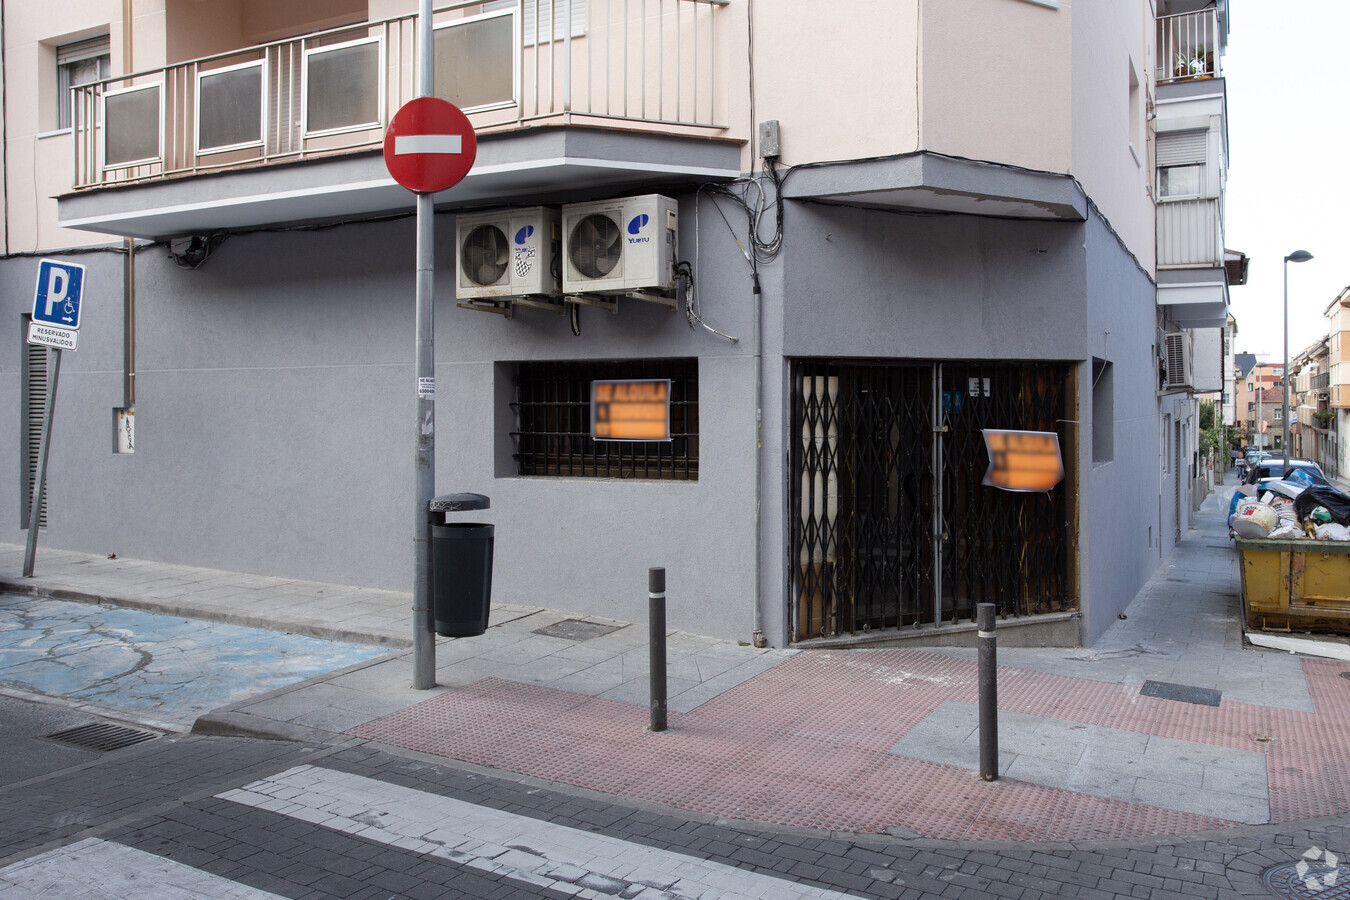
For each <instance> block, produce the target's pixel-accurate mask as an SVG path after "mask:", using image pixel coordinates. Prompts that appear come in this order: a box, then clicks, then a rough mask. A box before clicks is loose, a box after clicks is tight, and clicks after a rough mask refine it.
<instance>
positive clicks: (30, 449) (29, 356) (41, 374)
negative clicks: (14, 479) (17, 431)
mask: <svg viewBox="0 0 1350 900" xmlns="http://www.w3.org/2000/svg"><path fill="white" fill-rule="evenodd" d="M20 333H21V334H25V335H26V334H27V333H28V317H27V316H24V323H23V328H21V329H20ZM24 350H25V355H24V367H23V440H22V442H21V445H22V450H23V473H24V477H23V497H21V498H20V502H19V513H20V521H19V527H20V528H27V527H28V517H29V512H30V510H31V509H32V508H33V480H34V479H35V478H36V477H37V465H38V451H39V449H40V447H41V445H42V420H43V416H44V415H45V413H46V409H47V348H46V347H44V346H41V345H39V344H24ZM38 526H39V527H41V528H45V527H47V495H46V493H45V492H44V493H43V495H42V509H41V511H40V512H39V513H38Z"/></svg>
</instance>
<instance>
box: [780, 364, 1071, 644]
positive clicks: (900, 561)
mask: <svg viewBox="0 0 1350 900" xmlns="http://www.w3.org/2000/svg"><path fill="white" fill-rule="evenodd" d="M1067 385H1068V367H1066V366H1064V365H1060V364H1053V363H997V364H996V363H959V362H957V363H952V362H942V363H936V362H908V361H907V362H877V363H868V362H849V361H835V362H831V361H816V360H811V361H800V362H797V363H795V364H794V366H793V385H792V420H791V426H790V431H789V458H790V463H791V466H792V474H791V476H790V481H789V491H790V500H789V503H790V506H789V510H790V516H789V521H790V523H791V543H790V546H789V548H788V554H789V557H788V577H789V579H790V581H791V583H792V588H791V596H792V601H791V602H792V607H791V615H792V626H793V639H794V640H805V639H809V638H816V637H831V636H835V635H840V634H845V633H857V632H862V631H877V630H880V629H897V628H906V627H915V626H919V625H931V624H935V623H952V622H959V621H962V620H973V619H974V616H975V609H976V606H977V604H979V603H981V602H992V603H995V604H996V605H997V606H998V610H999V614H1000V615H1004V616H1019V615H1033V614H1037V613H1046V612H1057V611H1063V610H1068V609H1073V608H1075V607H1076V606H1077V602H1078V601H1077V598H1076V597H1075V596H1073V590H1072V585H1071V584H1070V582H1069V580H1068V564H1069V552H1070V546H1069V534H1068V512H1069V509H1070V502H1069V499H1068V491H1069V490H1070V486H1069V485H1068V484H1061V485H1060V486H1057V487H1056V488H1055V489H1054V490H1052V491H1050V492H1049V493H1046V494H1022V493H1010V492H1007V491H1000V490H997V489H994V488H990V487H986V486H984V485H983V483H982V480H983V477H984V474H985V471H986V470H987V469H988V466H989V457H988V453H987V452H986V450H985V447H984V439H983V430H984V429H986V428H999V429H1007V428H1011V429H1022V430H1029V431H1053V432H1056V433H1058V434H1059V438H1060V445H1061V448H1062V451H1063V454H1064V457H1065V459H1066V460H1071V459H1073V458H1074V453H1075V451H1074V445H1073V442H1072V433H1071V432H1069V431H1067V430H1066V429H1065V428H1064V422H1063V420H1064V419H1065V418H1066V415H1065V409H1066V404H1067V402H1068V401H1067Z"/></svg>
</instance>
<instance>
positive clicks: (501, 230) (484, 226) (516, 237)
mask: <svg viewBox="0 0 1350 900" xmlns="http://www.w3.org/2000/svg"><path fill="white" fill-rule="evenodd" d="M558 218H559V217H558V210H556V209H553V208H551V207H547V206H534V207H529V208H525V209H499V210H495V211H493V212H487V213H474V214H473V215H466V216H459V217H457V220H456V222H455V268H456V270H457V272H458V281H457V282H456V286H455V296H456V297H457V298H459V299H460V300H478V299H486V298H493V297H497V298H500V297H525V296H529V295H532V294H533V295H538V294H554V295H556V294H558V293H560V292H561V284H560V282H559V278H558V274H559V259H558V256H559V253H560V249H561V232H560V229H559V221H558Z"/></svg>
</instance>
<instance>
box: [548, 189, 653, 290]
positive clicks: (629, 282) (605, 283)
mask: <svg viewBox="0 0 1350 900" xmlns="http://www.w3.org/2000/svg"><path fill="white" fill-rule="evenodd" d="M678 223H679V212H678V206H677V204H676V203H675V201H674V200H672V199H671V198H669V197H663V196H661V195H660V194H644V195H642V196H640V197H622V198H620V199H618V200H605V201H602V202H597V203H572V204H569V205H567V206H564V207H563V208H562V224H563V235H564V238H563V241H564V246H563V257H564V262H563V279H562V280H563V293H565V294H622V293H629V292H638V293H652V294H660V295H663V296H673V295H674V293H675V286H676V279H675V260H676V257H677V256H678V250H677V247H676V239H675V234H676V230H677V226H678Z"/></svg>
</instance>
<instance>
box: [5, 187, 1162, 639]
mask: <svg viewBox="0 0 1350 900" xmlns="http://www.w3.org/2000/svg"><path fill="white" fill-rule="evenodd" d="M710 204H711V201H710V200H709V199H708V198H707V197H706V196H705V197H704V199H703V200H702V202H701V203H700V208H699V209H697V210H696V209H695V206H694V202H693V199H692V197H689V196H685V197H682V198H681V233H680V243H681V254H680V256H681V258H683V259H689V260H696V267H695V272H696V285H697V291H698V298H699V305H700V309H701V312H702V315H703V316H704V318H705V319H706V320H707V321H708V322H709V323H710V324H711V325H713V326H714V327H716V328H718V329H719V330H721V331H724V332H726V333H728V334H731V335H734V336H736V337H737V338H739V340H738V341H737V342H736V343H731V342H728V341H724V340H722V339H720V338H717V337H716V336H714V335H711V334H709V333H708V332H707V331H704V330H702V329H691V328H690V327H689V325H688V323H687V322H686V319H685V316H684V314H683V309H681V311H679V312H672V311H670V310H668V309H666V308H664V307H661V306H658V305H655V304H647V303H643V302H641V301H636V300H625V301H624V302H623V304H622V307H621V311H620V313H619V314H618V315H616V316H611V315H609V314H608V313H606V312H603V311H600V310H595V309H591V308H584V309H583V310H582V311H581V334H580V336H576V335H573V334H572V331H571V329H570V327H569V324H568V320H567V317H566V316H559V315H555V314H553V313H550V312H546V311H543V310H533V309H518V310H517V312H516V315H515V317H514V318H513V319H511V320H506V319H504V318H502V317H499V316H494V315H489V314H484V313H479V312H471V311H468V310H462V309H458V308H456V307H455V304H454V298H453V285H454V279H453V263H454V254H453V241H454V227H453V217H451V216H441V217H439V218H438V221H437V244H438V277H437V303H436V314H437V315H436V365H437V381H438V384H437V388H438V390H437V401H438V402H437V423H436V425H437V444H436V466H437V479H436V485H437V491H438V492H440V493H446V492H451V491H464V490H468V491H477V492H481V493H485V494H488V495H489V496H490V497H491V498H492V508H491V509H490V510H489V511H487V512H485V513H483V514H481V515H480V514H474V516H473V518H474V519H475V520H478V521H488V522H493V523H495V524H496V525H497V537H496V570H495V573H494V575H495V584H494V599H495V600H496V601H498V602H506V603H516V604H522V605H539V606H547V607H551V608H555V609H564V610H573V611H576V612H582V613H587V614H591V615H597V616H608V617H613V618H617V619H623V620H628V621H641V620H642V619H643V617H644V616H645V615H646V596H645V587H644V585H645V583H646V570H647V568H648V567H650V566H665V567H666V568H667V572H668V595H669V597H670V612H669V620H670V626H671V627H672V628H678V629H685V630H689V631H694V632H699V633H705V634H713V635H718V636H721V637H727V638H736V639H742V640H747V639H749V637H750V633H751V630H752V627H753V624H754V604H753V598H754V594H755V585H756V573H755V566H754V564H753V560H754V558H755V501H756V497H755V491H754V489H753V485H754V471H755V454H756V448H755V436H756V434H755V368H756V366H755V341H754V335H755V325H754V300H753V294H752V292H751V279H750V268H749V265H748V263H747V262H746V260H745V258H744V257H743V256H742V255H741V252H740V250H739V249H738V247H737V246H736V244H735V242H734V241H733V240H732V239H731V235H730V234H729V233H728V231H727V226H726V224H725V223H724V222H723V219H722V217H721V216H720V215H718V214H717V213H716V212H715V211H714V210H713V209H712V208H711V205H710ZM733 221H735V220H733ZM737 224H738V225H739V223H737ZM786 225H787V228H786V233H785V236H784V244H783V251H782V253H781V255H780V256H779V257H778V259H777V260H776V261H774V262H772V263H767V264H765V265H763V266H762V269H761V276H762V280H763V286H764V293H763V336H764V359H763V370H764V373H765V374H764V426H763V432H764V446H763V449H762V450H761V451H760V453H761V457H760V459H761V462H762V473H761V482H760V484H761V489H762V492H763V526H762V531H761V534H762V541H761V547H760V564H761V567H762V576H763V581H762V586H761V594H760V596H761V598H762V602H763V607H762V609H763V616H764V623H763V624H764V631H765V633H766V635H767V636H768V638H769V640H770V642H771V643H772V644H775V645H781V644H782V643H783V642H784V641H785V639H786V635H787V623H786V618H785V611H786V610H785V607H786V601H785V599H784V598H785V593H786V587H785V578H784V566H785V562H784V560H785V550H784V547H785V541H786V524H785V516H786V489H787V484H786V482H787V474H786V472H785V461H786V458H787V447H786V443H785V432H786V425H785V422H786V420H787V417H786V410H787V406H788V399H789V398H788V396H787V393H786V391H787V385H788V378H787V372H788V367H789V364H790V361H791V360H792V359H793V358H796V357H804V356H821V357H839V358H850V357H851V358H910V359H961V360H972V359H1000V360H1057V361H1072V362H1078V363H1080V364H1083V365H1090V363H1085V362H1084V361H1085V360H1089V359H1090V356H1091V355H1092V354H1097V353H1098V350H1097V349H1096V346H1097V344H1096V342H1097V341H1098V340H1100V333H1101V332H1103V331H1111V333H1112V334H1111V337H1110V349H1109V351H1106V350H1104V351H1102V352H1107V353H1109V354H1110V355H1109V357H1108V358H1111V359H1113V360H1115V361H1116V364H1117V369H1116V385H1117V392H1118V393H1117V395H1116V413H1117V416H1118V417H1121V416H1124V417H1125V422H1126V424H1118V425H1117V427H1116V432H1115V433H1116V435H1117V441H1118V445H1117V454H1116V457H1115V459H1114V460H1113V462H1112V463H1111V464H1110V465H1109V466H1103V467H1097V468H1095V469H1094V468H1093V467H1092V466H1091V457H1090V455H1088V456H1087V457H1086V460H1085V459H1084V454H1088V453H1090V451H1089V450H1088V449H1087V446H1088V445H1087V443H1086V442H1085V441H1082V440H1080V441H1079V468H1080V472H1082V473H1083V474H1082V479H1081V483H1082V485H1083V491H1082V493H1083V496H1084V498H1086V499H1085V500H1084V507H1083V527H1084V538H1083V541H1082V543H1083V545H1084V546H1088V547H1090V551H1085V553H1084V557H1083V559H1084V562H1085V568H1086V573H1087V574H1086V575H1085V577H1084V583H1085V585H1087V586H1090V587H1091V589H1092V593H1091V595H1090V597H1089V598H1088V600H1087V602H1085V604H1084V606H1085V608H1086V607H1088V606H1089V605H1094V604H1098V603H1100V604H1101V610H1097V609H1095V608H1094V609H1093V610H1092V612H1091V614H1090V616H1089V618H1088V619H1087V620H1085V634H1086V635H1087V636H1089V637H1091V636H1094V635H1095V634H1097V633H1100V629H1101V628H1103V627H1104V624H1102V623H1105V622H1106V621H1107V620H1108V619H1109V618H1112V617H1114V615H1115V612H1116V611H1117V610H1118V609H1119V608H1120V607H1121V606H1123V605H1124V602H1126V601H1127V600H1128V597H1130V596H1133V593H1134V591H1135V590H1136V589H1137V587H1138V586H1139V585H1140V584H1142V583H1143V580H1144V578H1145V577H1146V576H1147V573H1148V571H1149V570H1150V568H1151V565H1152V564H1154V563H1155V562H1156V556H1155V555H1152V554H1155V553H1156V548H1153V549H1150V547H1149V544H1148V542H1147V540H1146V539H1145V537H1144V536H1143V535H1142V534H1139V533H1137V532H1141V531H1142V530H1143V529H1144V527H1145V526H1144V525H1141V524H1140V522H1142V521H1151V519H1149V517H1156V515H1157V508H1156V506H1154V505H1151V504H1156V502H1157V501H1156V490H1154V488H1156V486H1157V474H1156V468H1153V466H1154V463H1155V455H1154V454H1153V453H1141V454H1136V453H1134V452H1131V451H1132V450H1133V448H1134V447H1135V446H1136V441H1135V439H1134V437H1133V436H1130V437H1129V438H1128V439H1127V438H1126V435H1127V434H1131V429H1132V428H1133V427H1134V424H1133V423H1135V422H1143V421H1144V420H1146V419H1150V418H1151V421H1152V422H1154V423H1155V424H1154V425H1153V426H1152V427H1153V428H1154V429H1156V420H1157V414H1156V402H1155V400H1154V397H1153V392H1152V378H1153V377H1154V375H1153V370H1152V367H1151V363H1150V360H1149V358H1148V354H1149V352H1151V351H1148V350H1147V349H1146V348H1147V347H1148V345H1149V344H1150V343H1151V340H1152V338H1151V335H1152V331H1153V322H1152V305H1151V301H1150V299H1149V297H1150V294H1149V288H1150V287H1151V285H1150V283H1149V281H1148V279H1147V277H1146V276H1145V275H1144V274H1143V273H1142V272H1141V271H1139V269H1138V268H1137V266H1135V265H1134V263H1133V261H1132V260H1131V259H1130V258H1129V257H1128V255H1127V254H1126V253H1125V252H1124V251H1123V249H1122V248H1121V246H1120V244H1119V242H1118V241H1117V240H1116V238H1115V237H1114V235H1112V234H1110V233H1109V231H1107V229H1106V228H1105V227H1104V226H1102V225H1101V223H1100V221H1099V220H1097V219H1095V218H1093V219H1092V220H1090V221H1089V222H1088V223H1087V224H1086V225H1085V224H1082V223H1072V222H1045V221H1025V220H1002V219H988V218H978V217H973V216H962V215H941V216H925V215H915V214H907V213H901V212H894V211H879V210H868V209H856V208H848V207H841V206H827V205H820V204H813V203H796V202H794V203H790V204H789V206H788V209H787V217H786ZM742 240H744V237H743V235H742ZM53 255H58V256H59V254H53ZM79 259H80V261H82V262H85V263H86V264H87V265H89V266H90V272H89V275H88V281H87V288H86V290H87V292H88V293H87V294H86V300H85V303H86V307H85V313H84V316H85V320H84V326H83V329H82V332H81V348H80V350H78V351H76V352H74V353H67V354H66V357H65V362H64V364H63V371H62V377H61V385H60V391H59V395H58V403H57V411H56V419H55V422H56V432H55V438H54V445H53V454H52V459H51V464H50V469H49V476H48V477H49V485H50V495H49V501H48V502H49V509H50V525H49V528H48V529H47V530H46V531H45V532H44V533H43V535H42V537H41V540H40V543H39V557H38V559H39V563H38V565H39V567H40V566H41V552H42V548H44V547H45V548H69V549H76V550H81V551H86V552H92V553H117V554H118V555H119V556H129V557H142V558H148V559H157V560H164V561H168V562H181V563H190V564H194V565H202V566H212V567H220V568H227V569H233V570H239V571H246V572H259V573H266V574H270V575H281V576H285V577H293V578H299V579H312V580H321V581H334V582H341V583H350V584H357V585H365V586H371V587H381V588H393V589H400V590H409V589H410V586H411V575H412V559H411V543H412V542H411V532H412V519H413V516H414V514H415V513H414V510H413V509H412V493H413V491H412V488H413V485H412V482H413V472H412V469H413V465H412V456H413V450H412V444H413V433H414V428H415V423H414V401H415V378H414V370H413V293H414V278H413V267H414V248H413V223H412V220H411V219H405V220H400V221H393V222H382V223H364V224H353V225H344V226H339V227H333V228H326V229H318V230H293V231H278V232H259V233H254V234H243V235H236V236H234V237H231V238H230V239H229V240H228V241H226V242H225V243H224V244H223V245H222V246H221V247H220V248H219V249H218V250H217V251H216V253H215V254H214V255H213V256H212V257H211V258H210V259H208V260H207V261H206V263H205V264H204V265H203V266H201V267H200V268H199V269H196V270H187V269H182V268H179V267H178V266H176V265H175V264H174V262H173V261H172V260H171V259H169V258H168V256H167V254H166V252H165V248H164V247H163V246H154V247H151V248H149V249H146V250H143V251H142V252H141V253H140V254H138V258H137V331H138V336H137V363H138V365H137V370H138V373H137V385H138V387H137V405H136V412H137V416H136V428H137V447H136V452H135V454H134V455H132V456H116V455H114V454H113V453H112V422H111V409H112V408H113V407H115V406H119V405H121V402H122V379H121V365H122V353H121V348H122V343H121V342H122V315H121V313H122V309H121V307H122V297H121V279H122V260H123V257H122V256H121V255H120V254H116V253H93V254H85V255H82V256H80V257H79ZM36 265H37V261H36V259H29V258H12V259H9V260H5V261H3V262H2V263H0V286H3V288H4V294H3V307H0V312H3V315H4V316H5V321H7V322H9V323H11V325H9V326H6V327H5V328H4V331H3V333H5V334H8V335H10V337H9V339H8V340H6V341H4V343H3V346H0V416H2V417H3V421H5V422H8V423H10V425H9V426H8V427H6V428H3V429H0V477H2V478H3V479H4V481H3V483H4V484H6V485H9V487H7V488H6V489H5V490H6V493H7V494H8V495H9V496H10V497H12V498H18V497H19V485H20V482H21V472H20V459H21V455H22V454H21V451H20V448H19V444H18V438H19V431H20V429H19V427H18V426H19V400H18V398H19V387H20V384H19V359H20V356H21V353H22V347H23V335H22V334H20V333H19V332H20V329H19V324H20V320H21V316H22V313H23V312H25V311H27V310H28V309H30V308H31V303H32V291H33V283H34V282H33V279H34V277H35V272H36ZM1099 355H1100V354H1099ZM634 357H648V358H659V357H697V358H698V360H699V391H700V409H699V416H700V443H701V452H700V467H699V479H698V481H696V482H687V483H681V482H647V481H631V480H618V479H607V480H600V479H582V478H536V477H531V478H525V477H519V476H517V475H515V474H514V473H515V466H514V462H513V460H512V458H511V453H512V450H513V449H514V444H513V441H512V438H511V436H510V431H511V430H512V429H513V427H514V421H515V420H514V413H513V412H512V409H511V406H510V403H511V399H512V397H513V386H512V383H511V376H512V373H513V371H514V365H513V364H514V363H516V362H518V361H523V360H533V359H609V358H634ZM1080 406H1081V404H1080ZM1088 408H1089V411H1090V403H1089V404H1088ZM1079 418H1082V412H1081V410H1080V413H1079ZM1139 427H1140V428H1141V429H1147V428H1148V427H1149V426H1148V425H1147V424H1141V425H1140V426H1139ZM1141 442H1142V446H1144V447H1146V448H1149V447H1151V448H1156V447H1157V446H1158V443H1157V434H1156V430H1154V431H1153V433H1152V434H1151V436H1149V437H1147V438H1141ZM1150 494H1152V499H1151V501H1150V502H1149V503H1145V502H1144V500H1142V499H1140V498H1141V497H1143V498H1145V499H1148V497H1149V495H1150ZM4 507H5V508H9V509H11V510H13V511H11V512H10V514H9V515H6V516H4V519H3V521H2V522H0V540H3V541H7V542H11V543H22V542H23V540H24V532H23V530H22V529H21V527H20V523H19V521H18V519H19V516H18V515H17V504H16V505H15V506H14V507H11V506H10V504H9V503H8V502H7V503H5V504H4ZM1122 510H1128V515H1124V514H1122ZM459 518H460V519H467V518H468V516H460V517H459Z"/></svg>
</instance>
